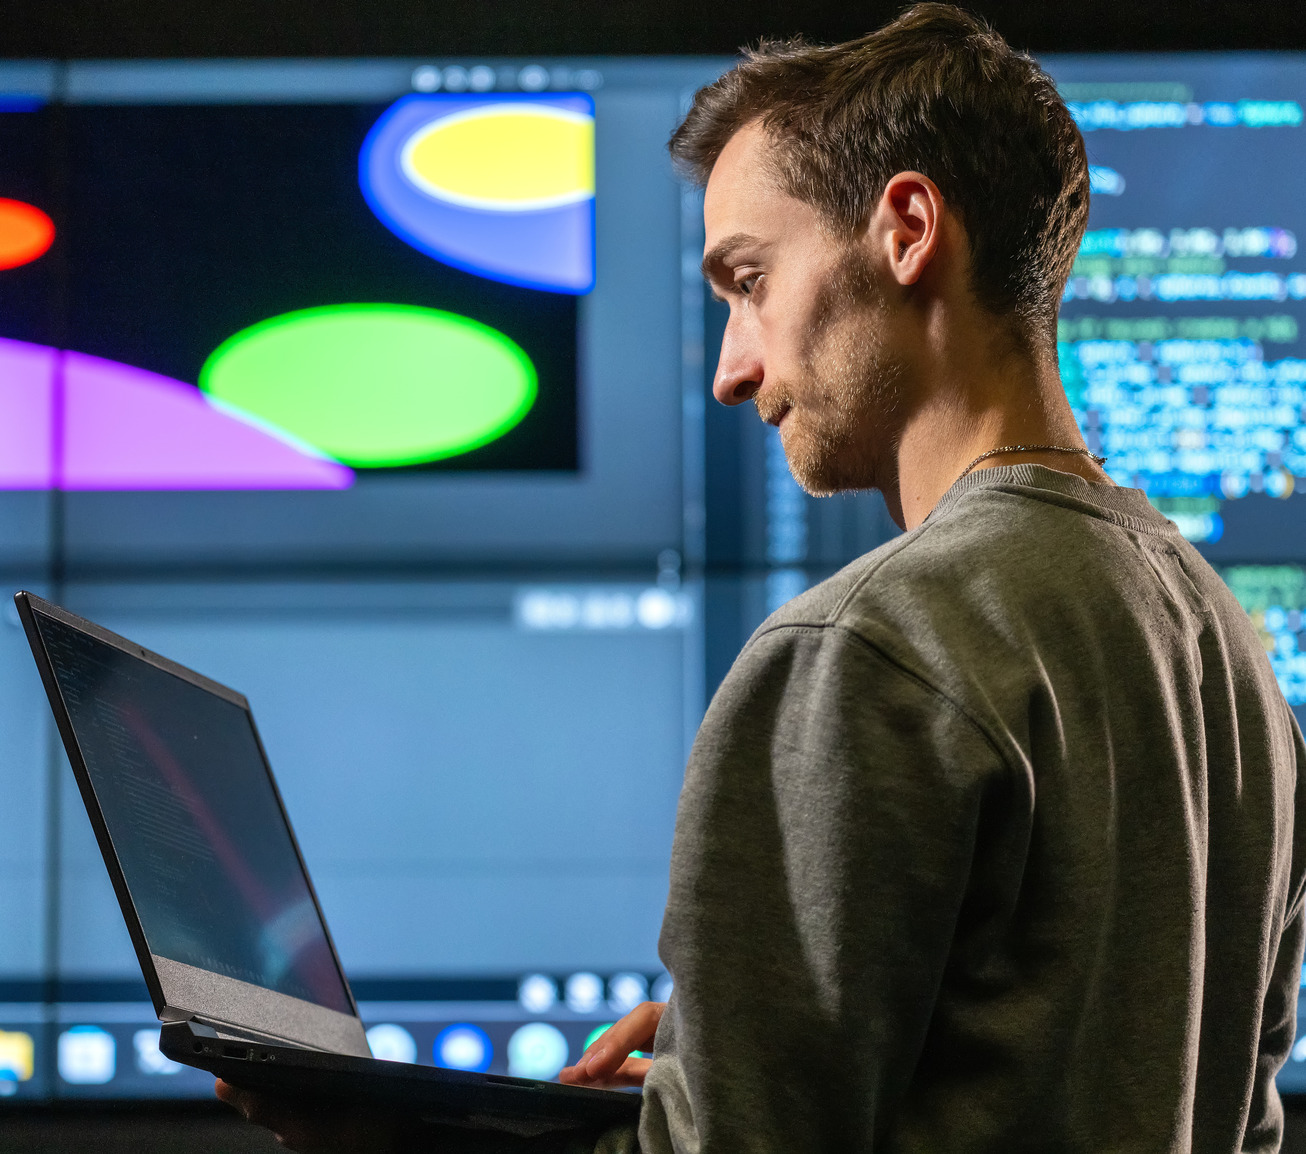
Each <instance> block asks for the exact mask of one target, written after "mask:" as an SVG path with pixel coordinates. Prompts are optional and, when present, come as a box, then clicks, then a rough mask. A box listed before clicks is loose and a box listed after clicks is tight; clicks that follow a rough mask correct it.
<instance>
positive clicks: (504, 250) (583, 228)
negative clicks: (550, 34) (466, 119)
mask: <svg viewBox="0 0 1306 1154" xmlns="http://www.w3.org/2000/svg"><path fill="white" fill-rule="evenodd" d="M493 104H542V105H545V106H547V107H550V108H561V109H564V110H566V111H568V112H580V113H584V114H585V115H587V116H593V115H594V102H593V101H592V100H591V99H590V98H589V97H588V96H584V95H576V96H543V95H541V96H534V95H517V94H507V95H495V96H478V97H465V96H416V95H415V96H405V97H402V98H401V99H400V100H397V101H396V102H395V103H394V104H392V105H391V106H390V107H389V108H388V109H386V111H385V112H383V113H382V114H381V117H380V119H378V120H377V122H376V123H375V124H374V125H373V126H372V130H371V132H369V133H368V134H367V139H366V140H365V141H363V147H362V150H361V152H360V153H359V158H358V182H359V185H360V187H361V188H362V190H363V196H364V198H365V199H366V200H367V203H368V206H369V207H370V208H371V209H372V211H373V212H374V213H375V214H376V216H377V219H379V220H380V221H381V223H382V224H384V225H385V226H386V228H388V229H389V230H390V231H391V232H393V233H394V234H395V235H396V236H398V237H400V238H401V239H402V240H405V241H407V242H408V243H409V244H411V245H412V246H413V247H414V248H416V249H420V250H421V251H422V252H424V253H426V254H427V255H428V256H433V257H435V258H436V259H437V260H439V261H442V262H443V263H445V264H449V265H453V266H454V267H455V268H461V269H465V270H467V271H468V272H473V273H476V274H477V275H478V276H483V277H488V278H489V279H491V280H500V281H506V282H507V283H509V284H519V285H524V286H526V287H527V288H538V289H546V290H550V291H553V292H566V293H575V294H582V293H587V292H589V291H590V290H591V289H592V288H593V287H594V198H593V197H592V196H591V197H587V198H585V199H584V200H580V201H577V202H576V203H574V204H566V205H562V206H561V207H559V208H548V209H538V210H534V211H526V212H494V211H492V210H488V209H476V208H467V207H464V206H461V205H456V204H449V203H447V202H445V201H442V200H437V199H435V198H434V197H431V196H427V195H426V194H425V193H423V192H421V191H419V190H418V189H416V188H414V187H413V185H412V184H411V183H409V180H408V178H407V177H406V176H405V175H404V173H403V169H402V168H401V167H400V165H399V156H400V152H401V151H402V149H403V146H404V142H405V141H406V140H407V139H408V138H409V137H410V136H411V135H412V134H413V133H414V132H415V131H416V130H417V129H418V128H420V127H421V126H422V125H423V124H429V123H430V122H431V121H432V120H437V119H441V118H443V117H445V116H452V115H453V114H454V113H457V112H466V111H468V110H469V109H473V108H484V107H486V106H487V105H493Z"/></svg>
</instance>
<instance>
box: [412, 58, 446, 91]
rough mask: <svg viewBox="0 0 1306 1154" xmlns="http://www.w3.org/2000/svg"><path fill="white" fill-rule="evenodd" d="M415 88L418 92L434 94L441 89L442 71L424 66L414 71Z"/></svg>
mask: <svg viewBox="0 0 1306 1154" xmlns="http://www.w3.org/2000/svg"><path fill="white" fill-rule="evenodd" d="M413 87H414V88H415V89H417V91H418V92H434V91H435V90H436V89H437V88H439V87H440V70H439V69H438V68H432V67H431V66H430V65H429V64H423V65H422V66H421V68H414V69H413Z"/></svg>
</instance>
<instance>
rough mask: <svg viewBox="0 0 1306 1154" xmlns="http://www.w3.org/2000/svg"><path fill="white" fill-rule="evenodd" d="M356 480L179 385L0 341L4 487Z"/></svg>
mask: <svg viewBox="0 0 1306 1154" xmlns="http://www.w3.org/2000/svg"><path fill="white" fill-rule="evenodd" d="M352 480H353V473H352V472H351V471H350V470H349V469H347V468H345V467H344V466H343V465H340V464H339V463H338V462H336V461H331V460H327V459H325V458H324V457H323V456H321V454H319V453H317V452H316V451H314V450H312V449H308V448H307V447H306V446H303V445H297V444H295V443H293V442H292V441H291V439H290V438H289V437H287V436H285V435H283V434H277V433H275V432H270V431H268V430H267V429H265V428H263V427H260V426H259V425H257V424H254V423H251V422H250V421H249V420H247V419H244V418H243V417H241V416H240V415H238V414H234V413H231V412H224V411H219V410H218V409H216V408H214V407H213V406H212V405H210V404H209V403H208V402H207V401H205V399H204V397H203V395H202V394H201V393H200V392H199V391H198V390H197V389H195V388H194V387H193V386H191V385H187V384H185V383H183V382H182V381H176V380H173V379H172V378H171V377H164V376H160V375H159V374H158V373H151V372H148V371H147V370H145V369H140V368H136V367H135V366H133V365H125V364H122V363H121V362H119V361H109V360H104V359H102V358H100V357H92V356H87V355H86V354H84V353H74V352H66V351H64V350H61V349H53V348H49V347H47V346H45V345H34V344H29V343H27V342H25V341H15V340H7V339H0V488H3V489H50V488H57V489H73V490H94V489H343V488H346V487H348V486H349V485H350V484H351V482H352Z"/></svg>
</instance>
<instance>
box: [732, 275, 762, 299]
mask: <svg viewBox="0 0 1306 1154" xmlns="http://www.w3.org/2000/svg"><path fill="white" fill-rule="evenodd" d="M761 275H762V274H761V273H760V272H755V273H753V275H752V276H746V277H744V279H743V280H741V281H738V282H736V284H735V287H736V288H737V289H738V290H739V291H740V292H741V293H743V295H744V296H752V294H753V286H754V285H756V284H757V278H758V277H760V276H761Z"/></svg>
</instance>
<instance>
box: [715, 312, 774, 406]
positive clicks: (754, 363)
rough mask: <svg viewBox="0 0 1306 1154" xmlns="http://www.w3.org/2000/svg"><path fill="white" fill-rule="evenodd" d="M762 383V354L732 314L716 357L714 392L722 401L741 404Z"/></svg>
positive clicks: (752, 394)
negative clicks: (741, 329)
mask: <svg viewBox="0 0 1306 1154" xmlns="http://www.w3.org/2000/svg"><path fill="white" fill-rule="evenodd" d="M761 387H762V357H761V354H760V352H759V351H758V349H757V347H756V345H755V343H754V342H753V341H751V340H749V339H748V338H747V337H746V336H745V334H744V333H742V332H741V331H740V328H739V326H738V325H737V324H736V323H735V319H734V317H731V319H730V321H729V322H728V323H727V324H726V331H725V334H724V335H723V336H722V338H721V359H720V360H719V361H717V366H716V377H715V379H714V380H713V381H712V395H713V396H714V397H716V399H717V400H718V401H720V402H721V403H722V404H723V405H742V404H743V403H744V402H745V401H751V400H752V399H753V396H754V394H756V392H757V390H758V389H760V388H761Z"/></svg>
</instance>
